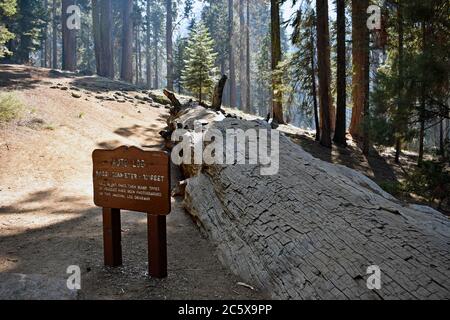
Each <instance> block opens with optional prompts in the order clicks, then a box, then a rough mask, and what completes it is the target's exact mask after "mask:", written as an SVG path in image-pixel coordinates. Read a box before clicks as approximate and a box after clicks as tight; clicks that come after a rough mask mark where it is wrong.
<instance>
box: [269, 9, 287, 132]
mask: <svg viewBox="0 0 450 320" xmlns="http://www.w3.org/2000/svg"><path fill="white" fill-rule="evenodd" d="M270 4H271V6H270V9H271V10H270V12H271V23H270V25H271V40H272V41H271V43H272V71H275V70H276V69H277V67H278V63H279V62H280V61H281V39H280V1H279V0H271V1H270ZM280 85H281V75H274V76H272V91H273V102H272V113H273V119H274V121H275V122H277V123H279V124H283V123H284V119H283V104H282V101H281V100H282V99H283V96H282V93H281V90H280V88H279V86H280Z"/></svg>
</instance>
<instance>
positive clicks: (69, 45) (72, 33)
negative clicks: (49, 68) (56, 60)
mask: <svg viewBox="0 0 450 320" xmlns="http://www.w3.org/2000/svg"><path fill="white" fill-rule="evenodd" d="M74 4H75V1H74V0H62V7H61V10H62V11H61V25H62V42H63V55H62V69H63V70H67V71H75V70H76V69H77V38H76V32H77V31H76V30H75V29H69V28H68V26H67V22H68V21H67V20H68V18H69V14H68V13H67V9H68V8H69V6H71V5H74Z"/></svg>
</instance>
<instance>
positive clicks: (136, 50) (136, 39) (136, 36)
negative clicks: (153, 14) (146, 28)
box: [134, 26, 139, 85]
mask: <svg viewBox="0 0 450 320" xmlns="http://www.w3.org/2000/svg"><path fill="white" fill-rule="evenodd" d="M134 56H135V84H136V85H138V84H139V31H138V26H135V27H134Z"/></svg>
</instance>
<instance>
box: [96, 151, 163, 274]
mask: <svg viewBox="0 0 450 320" xmlns="http://www.w3.org/2000/svg"><path fill="white" fill-rule="evenodd" d="M92 159H93V164H94V170H93V178H94V203H95V204H96V205H97V206H99V207H103V246H104V258H105V265H107V266H111V267H116V266H120V265H122V244H121V241H122V234H121V233H122V232H121V222H120V220H121V219H120V213H121V210H129V211H138V212H145V213H147V230H148V261H149V263H148V266H149V275H150V276H152V277H157V278H164V277H166V276H167V239H166V237H167V236H166V216H167V215H168V214H169V213H170V210H171V205H170V200H171V196H170V160H169V155H168V154H167V153H165V152H162V151H143V150H141V149H139V148H136V147H120V148H118V149H115V150H95V151H94V152H93V154H92Z"/></svg>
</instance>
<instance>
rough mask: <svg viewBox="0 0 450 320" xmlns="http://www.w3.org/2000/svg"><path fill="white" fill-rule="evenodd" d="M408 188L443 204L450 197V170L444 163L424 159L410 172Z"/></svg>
mask: <svg viewBox="0 0 450 320" xmlns="http://www.w3.org/2000/svg"><path fill="white" fill-rule="evenodd" d="M406 189H407V190H408V191H409V192H413V193H415V194H417V195H420V196H422V197H424V198H426V199H427V200H429V201H430V202H433V201H435V200H438V201H439V204H440V205H441V204H442V203H443V202H444V201H448V200H449V199H450V171H449V168H448V167H446V165H445V164H444V163H440V162H436V161H424V162H423V163H422V165H421V166H420V167H418V168H417V169H416V170H414V172H413V173H412V174H410V176H409V178H408V180H407V182H406Z"/></svg>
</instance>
